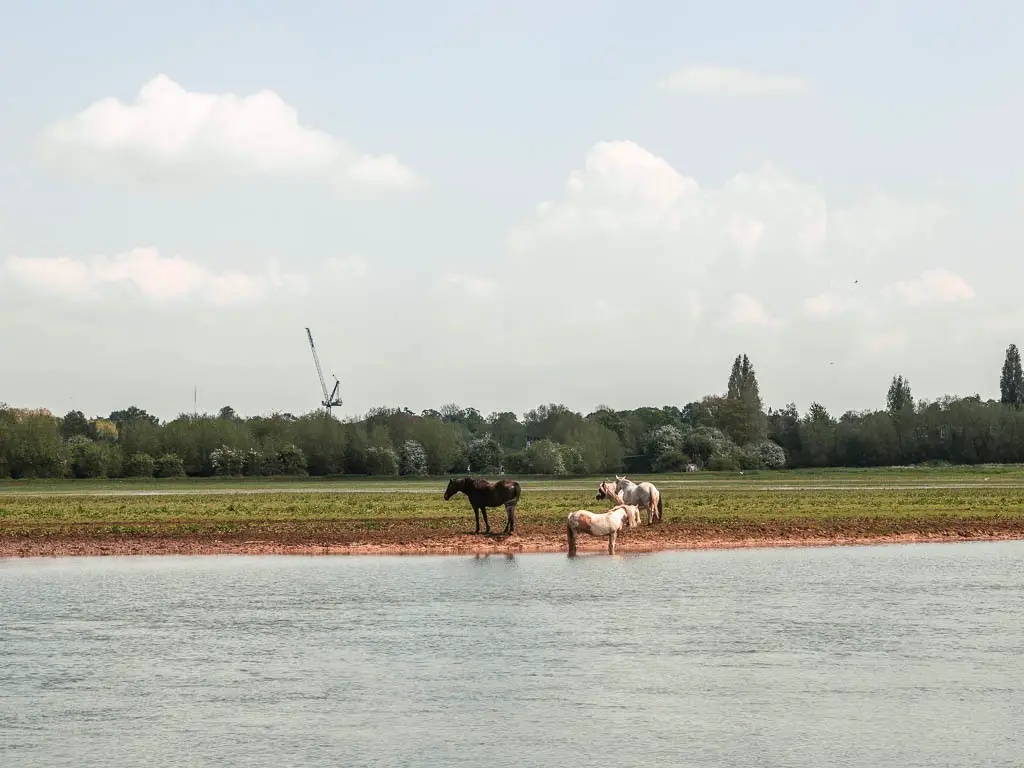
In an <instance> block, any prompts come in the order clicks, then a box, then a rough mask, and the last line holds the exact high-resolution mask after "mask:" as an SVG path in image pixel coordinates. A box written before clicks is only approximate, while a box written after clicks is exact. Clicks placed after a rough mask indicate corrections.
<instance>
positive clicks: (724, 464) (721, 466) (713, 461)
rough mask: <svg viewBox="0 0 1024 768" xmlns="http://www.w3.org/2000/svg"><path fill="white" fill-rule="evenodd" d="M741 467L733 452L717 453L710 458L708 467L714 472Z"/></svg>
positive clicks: (730, 470) (729, 470)
mask: <svg viewBox="0 0 1024 768" xmlns="http://www.w3.org/2000/svg"><path fill="white" fill-rule="evenodd" d="M739 468H740V466H739V462H737V461H736V458H735V457H734V456H732V455H731V454H725V453H717V454H715V455H714V456H712V457H711V458H710V459H708V469H710V470H711V471H712V472H733V471H735V470H737V469H739Z"/></svg>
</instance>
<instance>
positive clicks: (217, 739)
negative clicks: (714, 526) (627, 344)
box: [0, 542, 1024, 768]
mask: <svg viewBox="0 0 1024 768" xmlns="http://www.w3.org/2000/svg"><path fill="white" fill-rule="evenodd" d="M1022 609H1024V542H1000V543H983V544H982V543H978V544H941V545H910V546H884V547H863V548H840V549H833V548H828V549H779V550H767V549H765V550H734V551H706V552H665V553H656V554H648V555H635V556H629V555H620V556H616V557H614V558H610V557H608V556H607V555H606V554H599V555H598V554H595V555H590V554H587V555H584V556H582V557H580V558H578V559H576V560H569V559H567V558H566V557H565V556H563V555H520V556H516V557H515V558H514V559H512V558H506V557H505V556H502V555H497V556H490V557H472V556H471V557H416V558H414V557H362V558H360V557H202V558H185V557H153V558H78V559H54V560H7V561H3V560H0V766H4V768H15V767H16V766H17V767H19V768H20V766H45V767H46V768H57V767H58V766H76V768H77V767H78V766H100V765H102V766H109V767H120V766H139V765H147V764H148V765H153V766H161V767H163V766H315V765H331V766H349V765H374V766H377V765H380V766H488V767H491V766H533V765H545V766H568V765H571V766H639V765H646V766H660V765H664V766H675V765H682V766H730V767H732V766H787V767H789V766H814V767H815V768H818V767H819V766H824V765H829V766H865V767H870V768H876V767H878V766H899V767H900V768H909V767H910V766H954V765H955V766H974V765H976V766H986V767H991V766H1011V765H1012V766H1020V765H1024V737H1022V735H1021V731H1020V725H1021V723H1024V673H1022V671H1021V652H1022V650H1024V610H1022Z"/></svg>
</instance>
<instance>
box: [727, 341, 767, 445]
mask: <svg viewBox="0 0 1024 768" xmlns="http://www.w3.org/2000/svg"><path fill="white" fill-rule="evenodd" d="M720 418H721V426H722V428H723V430H724V431H725V432H726V433H727V434H728V435H729V436H730V437H731V438H732V439H733V441H734V442H735V443H736V444H737V445H747V444H748V443H752V442H754V441H756V440H760V439H762V438H764V436H765V434H766V426H767V422H766V418H765V414H764V410H763V405H762V402H761V392H760V388H759V386H758V383H757V374H756V373H755V371H754V366H753V365H751V363H750V359H749V358H748V357H747V356H746V355H745V354H743V355H737V356H736V359H735V360H734V361H733V364H732V371H731V372H730V373H729V384H728V388H727V391H726V395H725V401H724V402H723V403H722V406H721V415H720Z"/></svg>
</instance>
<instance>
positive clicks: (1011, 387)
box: [999, 344, 1024, 408]
mask: <svg viewBox="0 0 1024 768" xmlns="http://www.w3.org/2000/svg"><path fill="white" fill-rule="evenodd" d="M999 392H1000V395H1001V397H1000V402H1003V403H1005V404H1006V405H1012V406H1013V407H1014V408H1020V407H1021V405H1024V374H1022V373H1021V366H1020V352H1019V351H1017V345H1016V344H1011V345H1010V346H1009V347H1007V348H1006V360H1005V362H1003V373H1002V376H1000V377H999Z"/></svg>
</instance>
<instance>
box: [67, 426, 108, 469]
mask: <svg viewBox="0 0 1024 768" xmlns="http://www.w3.org/2000/svg"><path fill="white" fill-rule="evenodd" d="M67 447H68V451H69V459H70V461H71V474H72V476H74V477H78V478H88V477H108V476H109V475H110V474H117V471H118V470H119V469H120V467H119V466H118V465H119V463H120V462H118V461H116V458H117V457H116V456H115V454H116V453H117V449H116V448H114V447H113V446H111V445H109V444H107V443H103V444H100V443H97V442H94V441H92V440H90V439H89V438H88V437H85V436H84V435H74V436H73V437H71V438H69V439H68V443H67ZM111 470H113V471H111Z"/></svg>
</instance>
